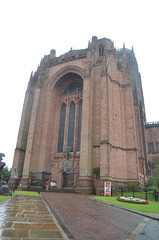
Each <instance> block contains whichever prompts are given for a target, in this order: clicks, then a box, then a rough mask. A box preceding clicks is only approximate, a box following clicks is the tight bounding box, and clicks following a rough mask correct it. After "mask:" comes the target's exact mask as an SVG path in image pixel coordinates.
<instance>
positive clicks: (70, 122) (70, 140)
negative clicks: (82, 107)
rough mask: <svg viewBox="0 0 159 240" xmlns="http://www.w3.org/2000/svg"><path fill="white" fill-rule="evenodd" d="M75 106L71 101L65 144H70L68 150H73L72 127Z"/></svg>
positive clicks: (73, 126) (73, 124) (73, 125)
mask: <svg viewBox="0 0 159 240" xmlns="http://www.w3.org/2000/svg"><path fill="white" fill-rule="evenodd" d="M75 108H76V105H75V103H74V102H72V103H71V105H70V114H69V126H68V141H67V144H68V145H69V146H70V152H73V143H74V128H75Z"/></svg>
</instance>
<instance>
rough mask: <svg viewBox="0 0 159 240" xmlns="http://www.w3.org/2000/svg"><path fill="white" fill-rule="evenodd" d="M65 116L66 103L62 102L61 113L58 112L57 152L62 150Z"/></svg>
mask: <svg viewBox="0 0 159 240" xmlns="http://www.w3.org/2000/svg"><path fill="white" fill-rule="evenodd" d="M65 117H66V104H63V105H62V107H61V114H60V126H59V137H58V150H57V152H58V153H62V152H63V143H64V132H65Z"/></svg>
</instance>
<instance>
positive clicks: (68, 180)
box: [62, 172, 74, 187]
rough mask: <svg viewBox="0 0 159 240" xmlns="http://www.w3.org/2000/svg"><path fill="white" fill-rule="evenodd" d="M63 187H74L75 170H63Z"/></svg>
mask: <svg viewBox="0 0 159 240" xmlns="http://www.w3.org/2000/svg"><path fill="white" fill-rule="evenodd" d="M62 175H63V187H74V172H63V174H62Z"/></svg>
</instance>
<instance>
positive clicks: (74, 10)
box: [0, 0, 159, 167]
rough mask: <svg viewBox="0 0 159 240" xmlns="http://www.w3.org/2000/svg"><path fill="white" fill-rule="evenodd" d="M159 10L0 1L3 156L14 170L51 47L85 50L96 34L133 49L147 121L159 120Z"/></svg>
mask: <svg viewBox="0 0 159 240" xmlns="http://www.w3.org/2000/svg"><path fill="white" fill-rule="evenodd" d="M158 9H159V8H158V0H151V1H149V0H120V1H119V0H111V1H110V0H109V1H108V0H98V1H95V0H91V1H90V0H80V1H78V0H67V1H66V0H56V1H55V0H43V1H42V0H14V1H13V0H1V1H0V36H1V37H0V77H1V78H0V152H3V153H5V155H6V157H5V158H4V160H5V161H6V164H7V165H8V166H9V167H11V166H12V162H13V156H14V150H15V147H16V142H17V135H18V130H19V124H20V118H21V113H22V107H23V101H24V97H25V91H26V88H27V84H28V81H29V77H30V74H31V71H35V70H36V69H37V66H38V64H39V63H40V61H41V58H43V56H44V55H47V54H49V53H50V50H51V49H55V50H56V56H59V55H61V54H63V53H65V52H67V51H69V50H70V48H71V47H72V48H73V49H84V48H87V47H88V41H89V40H91V38H92V36H97V37H98V38H103V37H106V38H110V39H111V40H112V41H113V42H114V46H115V47H116V48H122V46H123V43H125V47H126V48H129V49H131V48H132V46H133V48H134V52H135V55H136V58H137V62H138V66H139V71H140V73H141V78H142V85H143V93H144V99H145V108H146V116H147V121H159V111H158V103H159V75H158V69H159V67H158V64H159V61H158V58H159V46H158V45H159V33H158V31H159V30H158V29H159V26H158V25H159V13H158Z"/></svg>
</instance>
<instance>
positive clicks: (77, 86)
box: [63, 82, 83, 94]
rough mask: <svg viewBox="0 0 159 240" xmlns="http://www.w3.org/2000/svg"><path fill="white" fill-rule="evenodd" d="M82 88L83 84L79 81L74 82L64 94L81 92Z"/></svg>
mask: <svg viewBox="0 0 159 240" xmlns="http://www.w3.org/2000/svg"><path fill="white" fill-rule="evenodd" d="M82 90H83V84H81V83H78V82H74V83H72V84H71V85H69V86H68V87H67V88H66V89H65V91H64V92H63V94H66V93H69V94H71V93H74V92H76V91H77V92H81V91H82Z"/></svg>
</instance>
